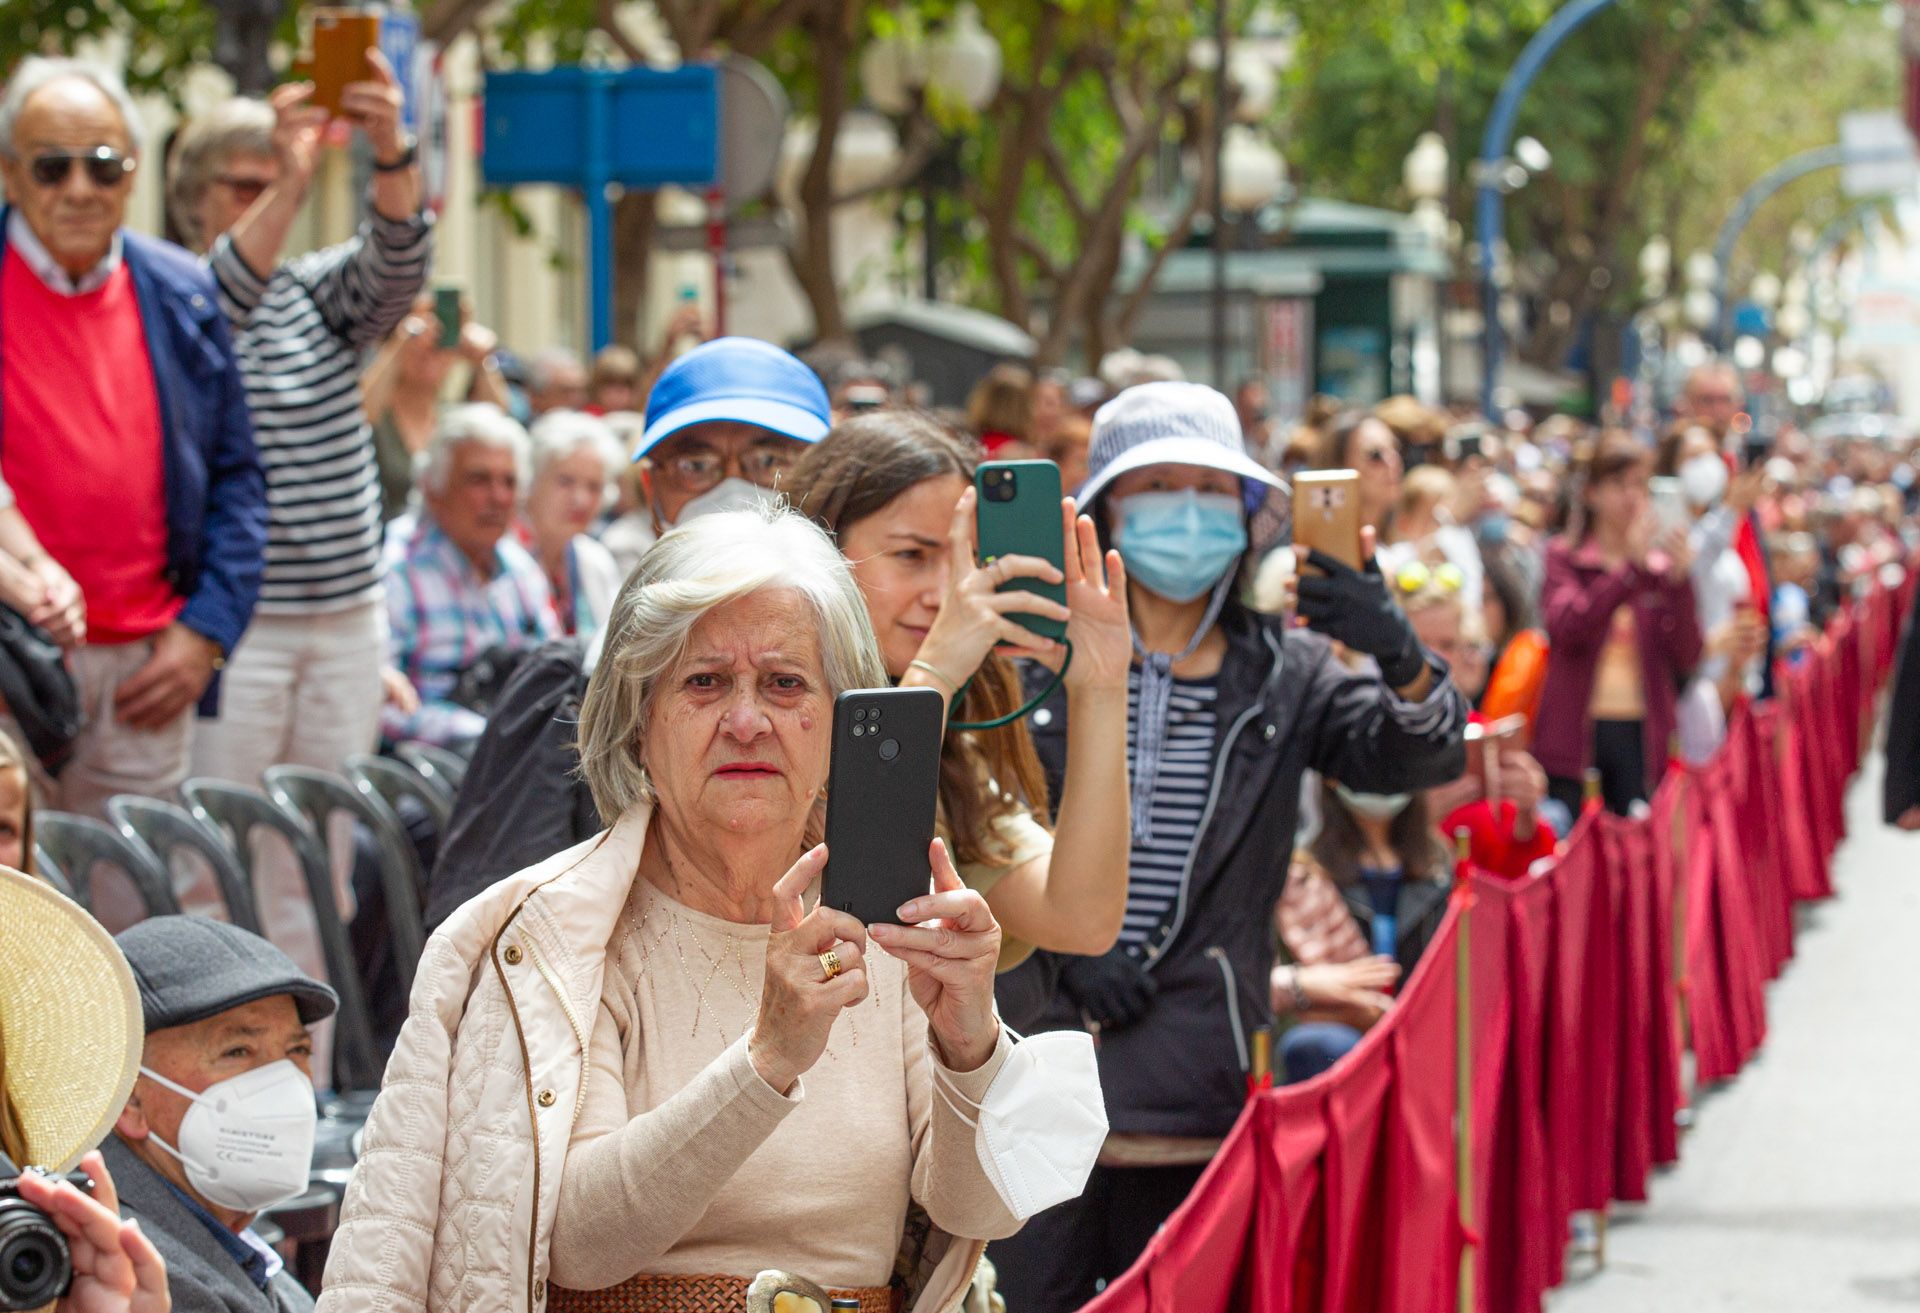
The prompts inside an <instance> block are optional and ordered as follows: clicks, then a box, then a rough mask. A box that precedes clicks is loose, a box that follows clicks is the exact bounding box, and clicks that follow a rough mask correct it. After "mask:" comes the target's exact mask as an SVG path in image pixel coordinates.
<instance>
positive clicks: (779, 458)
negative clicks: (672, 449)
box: [658, 447, 793, 492]
mask: <svg viewBox="0 0 1920 1313" xmlns="http://www.w3.org/2000/svg"><path fill="white" fill-rule="evenodd" d="M729 463H731V464H733V465H734V466H735V467H736V468H738V469H739V471H740V477H741V478H743V479H745V480H746V481H747V482H748V483H752V484H756V485H758V486H759V487H762V488H771V487H773V486H774V484H776V483H778V482H779V480H780V476H781V475H783V474H785V473H786V472H787V471H788V470H790V469H792V468H793V456H792V454H791V453H789V452H785V451H781V450H779V449H778V448H775V447H755V448H753V449H751V450H749V451H743V452H741V453H740V455H739V456H738V457H737V458H735V459H734V460H733V461H732V462H729V461H728V460H727V458H726V457H725V456H720V455H716V454H715V453H713V452H699V453H690V454H688V455H685V456H669V457H668V458H667V459H666V460H664V461H661V462H659V463H658V468H659V470H660V472H661V473H662V474H665V475H666V476H667V477H668V478H669V479H671V480H672V481H673V482H674V483H676V484H678V485H679V486H680V487H682V488H685V489H687V490H688V491H689V492H705V491H706V490H707V489H709V488H713V487H717V486H719V484H720V481H721V480H722V479H724V478H726V477H727V466H728V464H729Z"/></svg>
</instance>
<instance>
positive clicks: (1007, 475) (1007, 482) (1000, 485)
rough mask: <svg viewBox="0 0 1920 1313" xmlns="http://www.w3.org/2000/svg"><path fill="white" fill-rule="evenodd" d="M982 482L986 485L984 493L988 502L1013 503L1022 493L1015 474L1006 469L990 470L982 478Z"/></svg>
mask: <svg viewBox="0 0 1920 1313" xmlns="http://www.w3.org/2000/svg"><path fill="white" fill-rule="evenodd" d="M981 482H982V483H983V484H985V485H986V486H985V488H984V489H983V491H984V492H985V493H986V497H987V500H988V501H1012V500H1013V499H1014V497H1015V496H1017V495H1018V494H1019V491H1020V484H1019V482H1018V479H1017V477H1016V476H1015V474H1014V472H1013V471H1012V470H1010V469H1007V468H1005V467H1001V468H999V469H991V470H988V471H987V472H986V473H985V474H983V475H982V476H981Z"/></svg>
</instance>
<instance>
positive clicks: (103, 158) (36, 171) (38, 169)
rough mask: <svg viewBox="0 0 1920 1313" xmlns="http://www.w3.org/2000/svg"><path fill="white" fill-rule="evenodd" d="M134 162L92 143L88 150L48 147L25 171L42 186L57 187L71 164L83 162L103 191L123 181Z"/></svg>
mask: <svg viewBox="0 0 1920 1313" xmlns="http://www.w3.org/2000/svg"><path fill="white" fill-rule="evenodd" d="M138 162H139V161H137V160H135V159H134V158H133V157H132V156H131V155H122V154H121V153H120V152H119V151H117V150H115V149H113V147H111V146H95V147H94V148H93V149H92V150H50V151H48V152H47V153H46V154H44V155H35V156H34V157H33V159H32V161H31V162H30V163H29V164H28V165H27V171H28V172H29V173H30V174H31V175H32V176H33V180H34V181H35V182H37V183H39V184H40V185H41V186H42V187H58V186H59V185H60V184H61V183H63V182H65V181H66V180H67V177H68V175H69V174H71V173H72V172H73V166H74V165H75V164H84V165H85V166H86V169H87V178H88V179H89V180H90V181H91V182H92V183H93V185H94V186H96V187H98V188H100V189H101V190H103V191H105V190H107V189H109V188H113V187H118V186H119V185H120V184H121V183H122V182H124V181H126V178H127V175H128V174H130V173H132V172H133V166H134V165H135V164H137V163H138Z"/></svg>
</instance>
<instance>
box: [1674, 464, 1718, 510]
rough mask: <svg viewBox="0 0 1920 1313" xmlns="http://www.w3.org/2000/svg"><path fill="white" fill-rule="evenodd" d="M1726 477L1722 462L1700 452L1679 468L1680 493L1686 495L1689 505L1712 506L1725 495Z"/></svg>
mask: <svg viewBox="0 0 1920 1313" xmlns="http://www.w3.org/2000/svg"><path fill="white" fill-rule="evenodd" d="M1728 477H1729V476H1728V474H1727V463H1726V462H1725V461H1724V460H1722V459H1720V457H1718V456H1715V455H1712V454H1710V453H1707V452H1701V453H1700V454H1699V455H1698V456H1695V457H1693V458H1692V459H1691V460H1688V461H1686V462H1684V463H1683V464H1682V465H1681V466H1680V491H1681V492H1683V493H1685V494H1686V497H1687V501H1688V503H1689V504H1690V505H1693V506H1695V507H1700V508H1704V507H1708V506H1712V505H1714V504H1716V503H1717V502H1719V500H1720V499H1721V498H1722V497H1724V496H1725V495H1726V492H1727V482H1728Z"/></svg>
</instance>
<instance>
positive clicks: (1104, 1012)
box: [1060, 948, 1160, 1030]
mask: <svg viewBox="0 0 1920 1313" xmlns="http://www.w3.org/2000/svg"><path fill="white" fill-rule="evenodd" d="M1060 988H1061V990H1062V991H1063V992H1065V994H1066V995H1067V997H1068V998H1070V999H1072V1000H1073V1001H1074V1002H1075V1003H1076V1004H1078V1005H1079V1008H1080V1010H1081V1012H1083V1013H1085V1014H1086V1016H1087V1019H1088V1020H1090V1021H1093V1022H1096V1023H1098V1024H1099V1026H1100V1028H1101V1029H1102V1030H1119V1029H1121V1028H1122V1027H1124V1026H1131V1025H1132V1024H1133V1023H1134V1022H1136V1021H1138V1020H1140V1018H1142V1017H1144V1016H1146V1015H1147V1009H1148V1008H1149V1007H1151V1006H1152V1005H1153V996H1154V995H1155V994H1157V993H1158V992H1159V991H1160V986H1159V985H1157V984H1156V983H1154V979H1153V977H1152V976H1150V975H1148V974H1147V973H1146V971H1145V970H1143V969H1142V968H1141V966H1140V964H1139V963H1138V962H1136V961H1134V960H1133V959H1132V958H1131V957H1129V956H1127V951H1126V950H1125V949H1123V948H1115V949H1112V950H1110V951H1108V952H1106V953H1103V954H1101V955H1100V956H1099V957H1069V958H1064V959H1063V965H1062V966H1061V968H1060Z"/></svg>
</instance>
